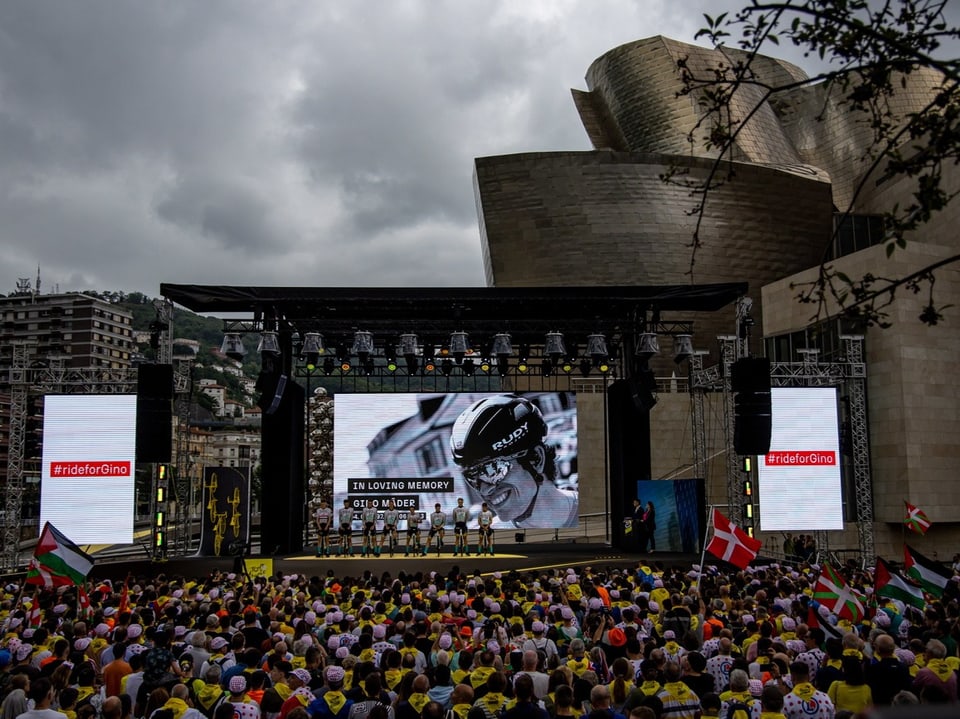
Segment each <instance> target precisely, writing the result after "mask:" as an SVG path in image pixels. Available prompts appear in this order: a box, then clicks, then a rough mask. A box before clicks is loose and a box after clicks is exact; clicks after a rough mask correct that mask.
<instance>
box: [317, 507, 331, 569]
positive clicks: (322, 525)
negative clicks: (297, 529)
mask: <svg viewBox="0 0 960 719" xmlns="http://www.w3.org/2000/svg"><path fill="white" fill-rule="evenodd" d="M313 520H314V522H316V524H317V556H318V557H326V556H328V555H329V554H330V547H329V537H330V525H331V524H332V523H333V509H332V508H331V507H328V506H327V500H325V499H321V500H320V506H319V507H317V510H316V511H315V512H314V513H313Z"/></svg>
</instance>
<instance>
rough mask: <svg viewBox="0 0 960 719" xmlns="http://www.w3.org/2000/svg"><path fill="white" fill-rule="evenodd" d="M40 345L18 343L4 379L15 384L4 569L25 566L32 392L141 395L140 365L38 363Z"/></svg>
mask: <svg viewBox="0 0 960 719" xmlns="http://www.w3.org/2000/svg"><path fill="white" fill-rule="evenodd" d="M33 351H34V345H33V344H32V343H27V342H17V343H15V344H14V346H13V359H12V364H11V365H10V367H9V368H4V372H3V374H2V375H0V377H3V378H4V379H5V380H6V384H8V385H9V386H10V417H9V426H10V446H9V447H8V454H7V457H8V459H7V483H6V496H5V501H4V510H5V513H4V516H3V520H2V522H0V527H2V533H0V537H2V541H3V546H2V547H0V558H2V564H3V570H4V571H7V572H13V571H17V570H18V569H20V566H19V565H20V536H21V530H22V527H23V495H24V490H25V482H26V478H25V476H24V459H25V458H24V439H25V429H26V423H27V412H28V409H27V400H28V398H29V396H30V395H48V394H135V393H136V391H137V370H136V368H135V367H125V368H121V369H111V368H105V367H88V368H82V369H75V368H71V367H67V366H66V365H65V362H64V358H63V357H52V358H49V359H47V360H46V361H45V362H44V363H39V362H34V361H32V357H33Z"/></svg>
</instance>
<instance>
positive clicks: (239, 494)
mask: <svg viewBox="0 0 960 719" xmlns="http://www.w3.org/2000/svg"><path fill="white" fill-rule="evenodd" d="M202 509H203V521H202V523H201V525H200V549H199V551H198V552H197V554H199V555H200V556H202V557H230V556H238V555H239V554H241V553H242V550H243V548H245V547H246V545H247V544H248V543H249V541H250V470H249V468H248V467H205V468H204V470H203V506H202Z"/></svg>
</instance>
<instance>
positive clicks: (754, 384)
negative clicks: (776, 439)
mask: <svg viewBox="0 0 960 719" xmlns="http://www.w3.org/2000/svg"><path fill="white" fill-rule="evenodd" d="M730 384H731V389H732V390H733V393H734V398H733V405H734V425H733V448H734V450H735V451H736V453H737V454H767V452H769V451H770V433H771V430H772V426H773V412H772V409H771V402H770V360H769V358H767V357H743V358H741V359H738V360H737V361H736V362H734V363H733V365H732V367H731V376H730Z"/></svg>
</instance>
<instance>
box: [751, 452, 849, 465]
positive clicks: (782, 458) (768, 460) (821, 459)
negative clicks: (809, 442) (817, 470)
mask: <svg viewBox="0 0 960 719" xmlns="http://www.w3.org/2000/svg"><path fill="white" fill-rule="evenodd" d="M763 459H764V463H765V464H766V465H767V466H768V467H829V466H834V465H836V463H837V453H836V452H831V451H829V450H816V449H788V450H782V451H777V452H769V453H767V454H766V455H764V458H763Z"/></svg>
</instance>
